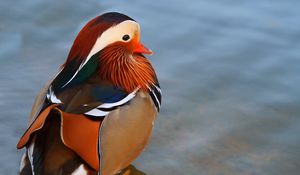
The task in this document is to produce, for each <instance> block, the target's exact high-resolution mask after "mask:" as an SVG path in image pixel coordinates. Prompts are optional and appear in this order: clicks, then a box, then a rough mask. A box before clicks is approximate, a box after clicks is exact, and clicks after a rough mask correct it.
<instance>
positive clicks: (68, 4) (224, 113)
mask: <svg viewBox="0 0 300 175" xmlns="http://www.w3.org/2000/svg"><path fill="white" fill-rule="evenodd" d="M299 7H300V1H298V0H285V1H283V0H252V1H244V0H223V1H209V0H193V1H192V0H188V1H180V0H164V1H162V0H152V1H138V0H127V1H101V0H86V1H73V0H62V1H51V0H43V1H38V0H26V1H24V0H12V1H1V2H0V110H1V115H0V148H1V149H0V174H3V175H4V174H16V173H17V171H18V168H19V160H20V156H21V153H22V152H23V151H24V150H21V151H17V150H16V149H15V145H16V143H17V141H18V139H19V137H20V136H21V135H22V133H23V132H24V130H25V129H26V122H27V116H28V114H29V112H30V109H31V105H32V103H33V100H34V97H35V96H36V95H37V93H38V91H39V90H40V89H41V87H42V86H43V84H44V83H45V82H47V81H48V80H49V79H50V78H51V77H52V76H53V75H54V74H55V72H56V71H57V70H58V66H59V65H61V64H62V63H63V62H64V60H65V58H66V56H67V54H68V51H69V49H70V47H71V44H72V42H73V40H74V38H75V36H76V35H77V32H78V31H79V30H80V29H81V27H82V26H83V25H84V24H85V23H86V22H87V21H88V20H90V19H91V18H93V17H95V16H96V15H98V14H101V13H103V12H107V11H119V12H123V13H125V14H127V15H129V16H131V17H133V18H134V19H136V20H137V21H138V22H139V23H140V24H141V26H142V40H143V42H144V43H145V45H147V46H148V47H149V48H151V49H152V50H153V51H154V52H155V54H154V55H153V56H151V57H149V59H150V60H151V62H152V63H153V65H154V67H155V68H156V71H157V74H158V77H159V79H160V82H161V86H162V89H163V93H164V94H163V97H164V98H163V108H162V111H161V113H160V115H159V117H158V120H157V123H156V125H155V128H154V133H153V137H152V140H151V142H150V144H149V146H148V147H147V149H146V150H145V152H144V153H143V154H142V155H141V156H140V157H139V158H138V159H137V160H136V161H135V162H134V165H135V166H136V167H137V168H138V169H140V170H141V171H143V172H144V173H146V174H148V175H182V174H186V175H199V174H201V175H298V174H299V172H300V146H299V145H300V90H299V89H300V88H299V85H300V10H299Z"/></svg>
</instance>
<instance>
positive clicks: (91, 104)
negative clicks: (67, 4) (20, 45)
mask: <svg viewBox="0 0 300 175" xmlns="http://www.w3.org/2000/svg"><path fill="white" fill-rule="evenodd" d="M151 53H152V51H151V50H150V49H147V48H146V47H145V46H144V45H143V44H142V43H141V42H140V26H139V24H138V23H137V22H136V21H135V20H133V19H132V18H130V17H128V16H126V15H124V14H121V13H116V12H110V13H105V14H103V15H100V16H98V17H96V18H94V19H92V20H91V21H90V22H88V23H87V24H86V25H85V26H84V27H83V28H82V30H81V31H80V32H79V33H78V35H77V37H76V39H75V41H74V43H73V46H72V47H71V50H70V52H69V54H68V57H67V60H66V61H65V63H64V64H63V65H62V66H61V68H60V71H59V72H58V73H57V75H56V76H55V77H54V78H53V79H52V80H51V81H50V82H49V83H47V85H46V86H45V87H44V88H43V89H42V91H41V92H40V94H39V95H38V96H37V98H36V100H35V103H34V104H33V107H32V112H31V115H30V118H29V126H28V128H27V130H26V131H25V133H24V134H23V136H22V137H21V139H20V141H19V142H18V144H17V148H18V149H21V148H24V147H26V152H25V153H24V155H23V156H22V160H21V166H20V174H21V175H25V174H26V175H27V174H32V175H41V174H43V175H44V174H46V175H48V174H49V175H50V174H53V175H54V174H62V175H67V174H72V175H76V174H78V175H79V174H99V175H114V174H117V173H119V172H120V171H122V169H124V168H126V167H128V166H129V165H130V164H131V162H133V161H134V160H135V159H136V158H137V157H138V156H139V155H140V153H141V152H142V151H143V149H144V148H145V145H146V144H147V143H148V141H149V137H150V135H151V131H152V128H153V124H154V121H155V118H156V116H157V114H158V111H159V109H160V105H161V89H160V86H159V83H158V80H157V77H156V73H155V71H154V69H153V67H152V66H151V64H150V62H149V61H148V59H147V58H146V57H145V56H144V54H151Z"/></svg>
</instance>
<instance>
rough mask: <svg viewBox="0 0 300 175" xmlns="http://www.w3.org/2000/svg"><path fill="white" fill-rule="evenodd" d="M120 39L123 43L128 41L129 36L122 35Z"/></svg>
mask: <svg viewBox="0 0 300 175" xmlns="http://www.w3.org/2000/svg"><path fill="white" fill-rule="evenodd" d="M122 39H123V40H124V41H128V40H129V39H130V36H129V35H127V34H126V35H124V36H123V37H122Z"/></svg>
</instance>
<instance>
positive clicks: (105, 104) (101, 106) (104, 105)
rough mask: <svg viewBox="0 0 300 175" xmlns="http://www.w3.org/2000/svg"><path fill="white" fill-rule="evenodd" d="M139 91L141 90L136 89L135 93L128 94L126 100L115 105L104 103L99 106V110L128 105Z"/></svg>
mask: <svg viewBox="0 0 300 175" xmlns="http://www.w3.org/2000/svg"><path fill="white" fill-rule="evenodd" d="M138 90H139V88H137V89H135V90H134V91H133V92H131V93H130V94H128V95H127V96H126V97H125V98H123V99H122V100H120V101H118V102H115V103H104V104H102V105H100V106H98V107H97V108H112V107H115V106H120V105H122V104H125V103H127V102H128V101H129V100H131V99H132V98H133V97H135V95H136V92H137V91H138Z"/></svg>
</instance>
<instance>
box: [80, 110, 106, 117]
mask: <svg viewBox="0 0 300 175" xmlns="http://www.w3.org/2000/svg"><path fill="white" fill-rule="evenodd" d="M85 114H86V115H92V116H106V115H107V114H109V111H108V112H107V111H101V110H99V109H92V110H90V111H89V112H86V113H85Z"/></svg>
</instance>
